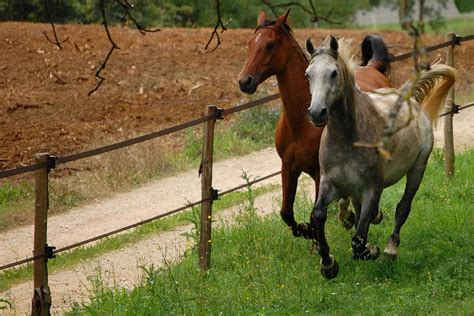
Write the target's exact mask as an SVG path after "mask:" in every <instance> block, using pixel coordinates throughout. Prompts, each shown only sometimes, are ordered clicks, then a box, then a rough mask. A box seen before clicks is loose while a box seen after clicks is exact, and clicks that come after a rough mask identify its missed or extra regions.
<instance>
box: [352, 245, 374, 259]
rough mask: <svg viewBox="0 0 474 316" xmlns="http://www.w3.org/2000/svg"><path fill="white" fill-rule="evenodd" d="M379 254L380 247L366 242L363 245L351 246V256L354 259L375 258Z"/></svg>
mask: <svg viewBox="0 0 474 316" xmlns="http://www.w3.org/2000/svg"><path fill="white" fill-rule="evenodd" d="M379 255H380V248H379V247H377V246H375V245H371V244H369V243H367V244H366V245H365V247H360V246H359V247H353V248H352V258H353V259H355V260H359V259H360V260H363V261H366V260H375V259H377V258H378V257H379Z"/></svg>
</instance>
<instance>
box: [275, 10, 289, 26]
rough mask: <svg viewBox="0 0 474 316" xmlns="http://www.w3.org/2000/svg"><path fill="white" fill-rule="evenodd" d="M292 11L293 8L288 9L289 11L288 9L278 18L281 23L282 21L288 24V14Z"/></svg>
mask: <svg viewBox="0 0 474 316" xmlns="http://www.w3.org/2000/svg"><path fill="white" fill-rule="evenodd" d="M290 11H291V9H288V11H286V12H285V13H284V14H282V15H281V16H280V17H279V18H278V21H280V23H282V24H286V23H287V20H288V15H290Z"/></svg>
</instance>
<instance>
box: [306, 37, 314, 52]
mask: <svg viewBox="0 0 474 316" xmlns="http://www.w3.org/2000/svg"><path fill="white" fill-rule="evenodd" d="M306 51H307V52H308V54H310V55H311V56H312V55H313V53H314V51H315V48H314V45H313V42H311V39H310V38H309V37H308V38H307V39H306Z"/></svg>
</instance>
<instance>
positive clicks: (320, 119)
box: [309, 108, 328, 127]
mask: <svg viewBox="0 0 474 316" xmlns="http://www.w3.org/2000/svg"><path fill="white" fill-rule="evenodd" d="M309 120H310V121H311V122H313V124H314V125H316V126H317V127H323V126H325V125H326V124H327V122H328V111H327V109H325V108H323V109H321V110H319V111H317V110H312V109H311V108H309Z"/></svg>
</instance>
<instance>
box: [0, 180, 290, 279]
mask: <svg viewBox="0 0 474 316" xmlns="http://www.w3.org/2000/svg"><path fill="white" fill-rule="evenodd" d="M280 173H281V171H277V172H274V173H272V174H269V175H267V176H264V177H261V178H257V179H255V180H253V181H250V182H248V183H245V184H242V185H239V186H237V187H234V188H232V189H228V190H226V191H223V192H221V193H219V194H218V195H217V196H218V197H222V196H224V195H226V194H229V193H232V192H235V191H238V190H241V189H244V188H246V187H250V186H252V185H254V184H256V183H259V182H262V181H265V180H267V179H270V178H272V177H274V176H277V175H279V174H280ZM211 200H212V197H209V198H207V199H202V200H200V201H197V202H193V203H189V204H187V205H185V206H181V207H179V208H177V209H174V210H171V211H168V212H165V213H162V214H159V215H156V216H153V217H150V218H148V219H145V220H143V221H139V222H136V223H134V224H131V225H128V226H124V227H121V228H118V229H115V230H112V231H110V232H107V233H104V234H101V235H98V236H95V237H92V238H88V239H85V240H83V241H79V242H76V243H73V244H70V245H68V246H65V247H61V248H58V249H55V250H54V251H53V255H56V254H58V253H61V252H64V251H67V250H71V249H74V248H78V247H81V246H84V245H86V244H90V243H92V242H94V241H98V240H100V239H104V238H107V237H110V236H113V235H116V234H119V233H121V232H124V231H126V230H129V229H132V228H136V227H138V226H141V225H144V224H147V223H150V222H153V221H155V220H158V219H161V218H164V217H167V216H170V215H173V214H175V213H178V212H181V211H184V210H186V209H189V208H192V207H195V206H198V205H200V204H202V203H203V202H208V201H211ZM45 256H46V254H41V255H37V256H33V257H29V258H25V259H22V260H19V261H15V262H12V263H8V264H6V265H3V266H0V271H2V270H6V269H9V268H13V267H16V266H19V265H22V264H25V263H29V262H32V261H34V260H37V259H41V258H44V257H45Z"/></svg>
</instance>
